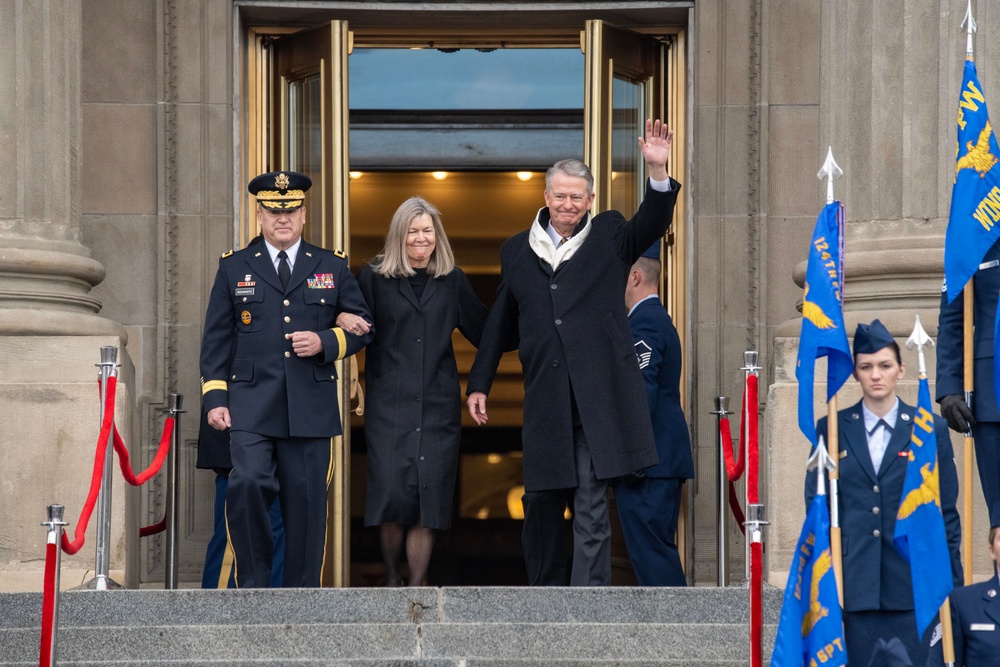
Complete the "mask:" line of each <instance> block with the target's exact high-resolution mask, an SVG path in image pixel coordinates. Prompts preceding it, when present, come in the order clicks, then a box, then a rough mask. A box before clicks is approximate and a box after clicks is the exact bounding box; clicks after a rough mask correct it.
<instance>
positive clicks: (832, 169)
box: [816, 146, 844, 204]
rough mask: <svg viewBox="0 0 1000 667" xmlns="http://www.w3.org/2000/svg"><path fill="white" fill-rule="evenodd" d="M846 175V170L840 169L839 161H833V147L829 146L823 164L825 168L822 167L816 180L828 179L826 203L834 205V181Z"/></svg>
mask: <svg viewBox="0 0 1000 667" xmlns="http://www.w3.org/2000/svg"><path fill="white" fill-rule="evenodd" d="M843 175H844V170H843V169H841V168H840V165H839V164H837V161H836V160H834V159H833V146H829V147H828V148H827V150H826V160H825V161H824V162H823V166H822V167H820V169H819V172H817V174H816V178H818V179H819V180H821V181H822V180H823V179H824V178H825V179H826V203H827V204H832V203H833V179H835V178H840V177H841V176H843Z"/></svg>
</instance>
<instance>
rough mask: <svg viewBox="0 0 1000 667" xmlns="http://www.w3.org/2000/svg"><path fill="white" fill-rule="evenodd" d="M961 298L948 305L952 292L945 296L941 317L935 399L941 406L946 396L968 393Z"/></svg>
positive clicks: (939, 316) (942, 296) (939, 321)
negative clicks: (963, 364)
mask: <svg viewBox="0 0 1000 667" xmlns="http://www.w3.org/2000/svg"><path fill="white" fill-rule="evenodd" d="M963 309H964V306H963V300H962V297H961V296H957V297H955V300H954V301H952V302H951V303H948V293H947V292H942V293H941V310H940V312H939V314H938V338H937V387H936V394H937V396H936V397H935V398H936V399H937V402H938V403H940V402H941V399H942V398H944V397H945V396H952V395H954V394H958V395H963V394H965V384H964V382H963V373H962V358H963V354H964V352H965V341H964V338H963V332H962V329H963V323H964V321H965V314H964V310H963Z"/></svg>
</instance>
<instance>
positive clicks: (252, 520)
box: [201, 171, 375, 588]
mask: <svg viewBox="0 0 1000 667" xmlns="http://www.w3.org/2000/svg"><path fill="white" fill-rule="evenodd" d="M310 185H312V182H311V181H310V180H309V178H308V177H307V176H305V175H304V174H299V173H296V172H291V171H288V172H270V173H267V174H262V175H260V176H258V177H257V178H255V179H253V180H252V181H251V182H250V184H249V186H248V188H247V189H248V190H249V191H250V193H251V194H253V195H256V197H257V204H258V206H257V222H258V224H259V225H260V227H261V233H262V235H263V237H264V241H263V243H252V244H250V245H248V246H247V247H246V248H244V249H243V250H239V251H236V252H228V253H226V254H225V255H223V256H222V259H220V260H219V271H218V273H217V274H216V277H215V284H214V285H213V287H212V293H211V296H210V297H209V302H208V309H207V312H206V314H205V331H204V335H203V336H202V344H201V374H202V402H203V403H204V406H205V409H206V410H207V420H208V424H209V426H211V427H212V428H214V429H216V430H219V431H222V430H225V429H227V428H228V429H230V435H229V451H230V456H231V458H232V464H233V469H232V472H231V473H230V475H229V488H228V491H227V493H226V523H227V526H228V529H229V538H230V541H231V543H232V545H233V551H234V552H235V556H236V584H237V586H238V587H240V588H252V587H264V586H267V585H268V583H269V579H270V576H271V565H272V534H271V520H270V516H269V511H270V508H271V505H272V503H273V502H274V499H275V497H278V498H280V501H281V518H282V523H283V524H284V526H285V545H286V546H285V576H284V585H285V586H288V587H315V586H319V585H320V574H321V571H322V567H323V554H324V549H325V546H326V494H327V487H328V485H329V482H330V476H331V468H330V466H331V462H332V441H331V438H332V437H333V436H336V435H340V433H341V423H340V407H339V405H338V400H337V395H338V391H337V370H336V366H335V364H334V362H336V361H337V360H339V359H343V358H344V357H347V356H350V355H352V354H354V353H355V352H357V351H358V350H360V349H361V348H362V347H364V346H365V345H366V344H367V343H368V342H369V341H370V340H371V339H372V337H373V336H374V333H375V332H374V329H370V330H369V331H368V332H366V333H361V332H360V329H356V331H349V330H345V329H343V328H341V327H339V326H337V325H336V319H337V316H338V314H340V313H341V312H343V311H346V312H350V313H353V314H355V315H358V316H361V317H364V318H366V319H368V320H371V315H370V314H369V312H368V306H367V305H366V304H365V300H364V297H363V296H362V294H361V289H360V288H359V287H358V283H357V281H356V280H355V279H354V275H353V274H352V273H351V271H350V267H349V266H348V264H347V258H346V256H345V255H344V253H342V252H339V251H330V250H326V249H324V248H320V247H317V246H314V245H311V244H309V243H306V242H305V241H304V240H302V230H303V227H304V226H305V222H306V215H305V208H304V207H303V204H304V203H305V193H306V191H307V190H308V189H309V187H310Z"/></svg>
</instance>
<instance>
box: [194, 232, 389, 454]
mask: <svg viewBox="0 0 1000 667" xmlns="http://www.w3.org/2000/svg"><path fill="white" fill-rule="evenodd" d="M343 311H347V312H350V313H354V314H356V315H360V316H362V317H364V318H366V319H367V320H368V321H369V322H370V321H371V316H370V315H369V313H368V307H367V306H366V305H365V300H364V297H362V295H361V290H360V288H359V287H358V283H357V281H356V280H355V279H354V276H353V275H352V274H351V271H350V269H349V267H348V264H347V258H346V257H345V256H344V255H343V253H333V252H331V251H329V250H324V249H323V248H318V247H316V246H314V245H310V244H308V243H306V242H305V241H303V242H302V243H301V245H300V246H299V251H298V255H297V257H296V260H295V262H294V268H293V270H292V275H291V278H290V279H289V281H288V287H287V289H282V288H281V282H280V281H279V280H278V273H277V271H275V268H274V265H273V264H272V263H271V258H270V256H269V255H268V252H267V248H266V247H265V246H264V244H263V243H258V244H252V245H250V246H248V247H247V248H244V249H243V250H240V251H238V252H235V253H227V254H226V255H223V257H222V259H220V260H219V271H218V273H217V274H216V277H215V285H214V286H213V287H212V293H211V296H210V297H209V302H208V312H207V313H206V315H205V332H204V336H203V338H202V344H201V376H202V400H203V402H204V405H205V410H212V409H213V408H217V407H220V406H228V407H229V412H230V416H231V418H232V422H233V430H236V431H248V432H251V433H256V434H259V435H264V436H268V437H274V438H285V437H304V438H319V437H331V436H335V435H339V434H340V433H341V424H340V407H339V403H338V400H337V382H336V380H337V372H336V369H335V366H334V363H333V362H334V361H336V360H338V359H343V358H344V357H346V356H349V355H352V354H354V353H355V352H357V351H358V350H360V349H361V348H362V347H364V346H365V345H366V344H367V343H368V342H369V341H370V340H371V339H372V337H373V336H374V333H375V330H374V327H373V328H372V329H371V330H370V331H369V332H368V333H367V334H365V335H364V336H354V335H353V334H350V333H348V332H345V331H344V330H343V329H341V328H340V327H338V326H336V324H335V321H336V318H337V315H338V314H339V313H341V312H343ZM295 331H314V332H316V333H317V334H318V335H319V337H320V340H321V341H322V343H323V350H322V352H320V353H319V354H318V355H316V356H313V357H306V358H302V357H298V356H296V354H295V352H293V351H292V342H291V341H290V340H288V339H287V338H286V337H285V335H286V334H291V333H292V332H295Z"/></svg>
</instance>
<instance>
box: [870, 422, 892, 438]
mask: <svg viewBox="0 0 1000 667" xmlns="http://www.w3.org/2000/svg"><path fill="white" fill-rule="evenodd" d="M879 426H881V427H882V428H884V429H885V432H886V433H892V427H891V426H889V424H888V422H886V421H885V420H884V419H879V420H878V421H877V422H875V425H874V426H872V430H870V431H868V435H875V431H876V430H877V429H878V427H879Z"/></svg>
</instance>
